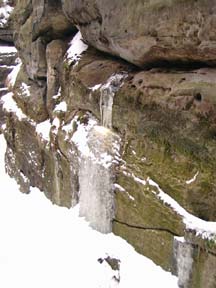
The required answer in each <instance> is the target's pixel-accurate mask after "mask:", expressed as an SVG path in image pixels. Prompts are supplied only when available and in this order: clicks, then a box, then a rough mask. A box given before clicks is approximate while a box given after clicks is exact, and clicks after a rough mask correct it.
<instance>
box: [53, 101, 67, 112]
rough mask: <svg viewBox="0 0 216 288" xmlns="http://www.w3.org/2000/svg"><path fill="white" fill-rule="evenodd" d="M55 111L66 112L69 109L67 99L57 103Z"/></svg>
mask: <svg viewBox="0 0 216 288" xmlns="http://www.w3.org/2000/svg"><path fill="white" fill-rule="evenodd" d="M54 111H56V112H57V111H62V112H66V111H67V103H66V102H65V101H62V102H60V103H59V104H58V105H56V107H55V110H54Z"/></svg>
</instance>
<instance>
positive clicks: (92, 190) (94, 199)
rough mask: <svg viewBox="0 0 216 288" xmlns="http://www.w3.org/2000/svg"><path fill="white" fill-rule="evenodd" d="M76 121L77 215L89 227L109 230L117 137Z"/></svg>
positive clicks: (110, 227) (101, 129) (102, 230)
mask: <svg viewBox="0 0 216 288" xmlns="http://www.w3.org/2000/svg"><path fill="white" fill-rule="evenodd" d="M92 123H93V121H92V120H90V121H89V125H84V124H79V123H78V128H77V131H76V132H75V134H74V136H73V139H72V140H73V141H74V143H75V144H76V146H77V147H78V149H79V151H80V152H81V154H80V156H81V159H80V167H79V187H80V197H79V200H80V216H83V217H85V218H86V220H87V221H89V223H90V225H91V227H92V228H94V229H96V230H98V231H100V232H102V233H109V232H111V231H112V219H113V217H114V195H113V187H114V185H113V180H114V179H113V178H114V174H113V169H114V165H115V164H114V162H113V160H114V159H115V155H118V151H119V146H120V145H119V141H120V139H119V137H118V136H117V135H116V134H115V133H113V132H112V131H111V130H109V129H107V128H105V127H103V126H98V125H96V123H95V124H94V125H93V126H91V125H92Z"/></svg>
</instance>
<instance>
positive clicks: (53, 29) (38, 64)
mask: <svg viewBox="0 0 216 288" xmlns="http://www.w3.org/2000/svg"><path fill="white" fill-rule="evenodd" d="M13 19H14V23H15V24H14V25H15V32H14V41H15V45H16V47H17V49H18V50H19V51H20V57H21V59H22V61H23V63H24V65H25V66H26V71H27V73H28V75H29V77H30V78H31V79H34V78H45V77H46V52H45V51H46V45H47V44H48V43H49V42H50V41H51V40H53V39H58V38H66V37H67V36H68V35H71V34H72V35H73V34H74V33H75V31H76V28H74V26H73V25H72V24H71V23H70V22H69V21H68V20H67V18H66V16H65V15H64V13H63V11H62V8H61V1H28V0H22V1H19V2H18V3H17V5H16V7H15V11H14V16H13Z"/></svg>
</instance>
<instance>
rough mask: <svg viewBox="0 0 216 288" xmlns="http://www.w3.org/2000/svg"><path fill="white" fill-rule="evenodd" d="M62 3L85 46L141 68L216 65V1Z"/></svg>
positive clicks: (173, 0)
mask: <svg viewBox="0 0 216 288" xmlns="http://www.w3.org/2000/svg"><path fill="white" fill-rule="evenodd" d="M62 2H63V9H64V11H65V13H66V15H67V16H68V18H69V19H70V20H71V21H72V22H73V23H75V24H76V25H78V26H79V29H80V30H81V32H82V35H83V37H84V39H85V40H86V41H87V42H88V43H89V44H91V45H92V46H94V47H96V48H97V49H99V50H102V51H105V52H108V53H110V54H113V55H117V56H119V57H121V58H123V59H126V60H127V61H129V62H131V63H133V64H136V65H138V66H140V67H149V66H152V65H155V66H158V65H160V64H163V65H164V64H168V63H170V62H172V63H173V64H175V65H176V64H189V63H192V62H195V63H196V64H198V65H203V63H205V64H208V65H214V64H216V46H215V39H216V34H215V31H216V18H215V12H216V2H215V0H213V1H212V0H198V1H196V0H191V1H187V0H182V1H178V0H170V1H167V0H153V1H152V0H147V1H143V0H123V1H118V0H113V1H109V0H95V1H91V0H85V1H79V0H75V1H68V0H63V1H62Z"/></svg>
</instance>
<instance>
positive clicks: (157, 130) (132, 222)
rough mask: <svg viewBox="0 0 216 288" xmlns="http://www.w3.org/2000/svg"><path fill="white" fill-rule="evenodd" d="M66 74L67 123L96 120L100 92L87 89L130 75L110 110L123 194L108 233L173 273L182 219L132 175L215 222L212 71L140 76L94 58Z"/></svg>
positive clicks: (87, 56) (160, 71) (85, 59)
mask: <svg viewBox="0 0 216 288" xmlns="http://www.w3.org/2000/svg"><path fill="white" fill-rule="evenodd" d="M64 67H65V69H64V71H63V72H64V73H63V78H62V95H63V97H64V100H65V101H66V103H67V107H68V112H66V114H65V115H66V116H65V117H66V119H67V117H69V116H67V113H69V111H71V110H73V109H77V110H78V109H80V108H82V109H88V110H90V111H92V112H93V113H94V114H95V115H96V116H97V117H98V118H100V97H101V91H100V88H98V89H93V88H92V87H95V85H98V84H102V85H103V84H105V83H106V82H107V80H108V79H109V77H110V76H111V75H112V74H115V73H119V72H120V71H125V72H127V73H128V77H127V78H126V79H125V80H124V84H123V85H122V87H121V88H120V89H119V91H118V92H117V93H116V95H115V97H114V103H113V127H114V129H115V130H116V131H118V133H120V135H121V137H122V152H121V153H122V162H120V167H119V170H118V172H117V174H116V176H117V178H116V182H117V183H118V185H120V187H122V188H123V190H124V191H126V192H122V191H121V189H120V190H119V189H118V188H117V189H116V216H115V219H114V222H113V229H114V232H115V233H117V234H119V235H121V236H122V237H123V238H126V239H127V240H128V241H129V242H130V243H132V244H133V245H134V246H135V247H136V249H137V250H138V251H139V252H140V253H144V254H145V255H147V256H148V257H150V258H151V259H153V260H154V261H155V262H156V263H157V264H159V265H162V266H163V267H164V268H165V269H168V270H171V269H172V247H173V235H184V231H183V230H184V225H183V223H182V220H181V217H180V216H178V215H177V214H176V213H175V212H174V211H173V210H172V209H171V208H169V207H166V206H164V204H163V202H160V201H159V200H158V199H157V197H155V194H154V193H152V192H151V190H152V186H151V185H143V184H140V183H139V182H137V181H136V179H135V178H134V177H133V176H132V175H135V176H136V177H137V178H138V179H143V180H146V179H147V178H148V177H150V178H151V179H153V180H154V181H155V182H157V183H159V185H160V187H161V188H162V189H163V190H164V191H165V192H166V193H168V194H169V195H170V196H172V198H174V199H175V200H176V201H178V203H180V204H181V205H182V206H183V207H185V208H186V209H187V211H189V212H191V213H192V214H194V215H197V216H198V217H201V218H202V219H205V220H213V221H214V220H215V217H216V215H215V209H214V205H213V203H214V201H215V197H216V194H215V193H214V191H215V188H214V187H215V184H216V183H215V180H214V177H213V175H214V171H215V159H214V155H215V152H214V151H215V138H214V133H213V131H214V125H215V124H214V123H215V116H214V115H215V108H216V106H215V96H214V91H215V83H214V79H215V73H216V72H215V69H198V70H194V71H180V70H166V69H152V70H150V71H145V72H137V71H136V70H133V69H132V70H131V68H130V67H129V66H128V65H127V64H125V63H123V62H116V60H112V59H108V58H103V56H101V55H99V54H97V55H96V54H95V53H94V51H93V50H90V51H88V52H87V53H85V55H83V56H82V59H81V61H80V62H79V65H78V66H75V67H67V65H65V64H64ZM89 71H91V73H90V72H89ZM212 133H213V134H212ZM194 175H196V177H195V178H194V180H193V181H190V180H191V179H193V177H194ZM153 190H154V189H153ZM155 191H157V189H156V190H155ZM155 193H157V192H155ZM153 239H154V240H153ZM147 243H148V244H147ZM159 251H160V252H159ZM165 255H166V256H165Z"/></svg>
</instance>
